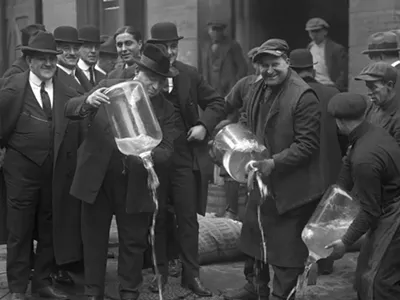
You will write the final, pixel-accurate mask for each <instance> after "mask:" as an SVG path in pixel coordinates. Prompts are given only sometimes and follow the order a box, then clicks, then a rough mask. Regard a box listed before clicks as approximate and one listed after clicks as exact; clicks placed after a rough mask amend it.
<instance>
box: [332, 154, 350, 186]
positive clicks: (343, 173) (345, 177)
mask: <svg viewBox="0 0 400 300" xmlns="http://www.w3.org/2000/svg"><path fill="white" fill-rule="evenodd" d="M336 184H337V185H338V186H340V187H341V188H342V189H344V190H345V191H347V192H350V191H351V190H352V188H353V186H354V183H353V179H352V177H351V171H350V161H349V157H348V156H347V155H346V156H344V157H343V159H342V168H341V169H340V173H339V176H338V180H337V181H336Z"/></svg>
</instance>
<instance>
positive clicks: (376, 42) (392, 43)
mask: <svg viewBox="0 0 400 300" xmlns="http://www.w3.org/2000/svg"><path fill="white" fill-rule="evenodd" d="M399 50H400V49H399V47H398V43H397V35H396V33H394V32H391V31H386V32H377V33H374V34H372V35H371V36H370V37H369V39H368V49H367V50H364V51H363V52H361V53H362V54H370V53H379V52H388V51H393V52H395V51H399Z"/></svg>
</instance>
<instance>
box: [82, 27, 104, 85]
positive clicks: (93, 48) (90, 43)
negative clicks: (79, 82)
mask: <svg viewBox="0 0 400 300" xmlns="http://www.w3.org/2000/svg"><path fill="white" fill-rule="evenodd" d="M78 36H79V41H81V42H82V45H81V48H80V50H79V54H80V58H79V61H78V68H80V69H81V70H82V71H83V73H84V74H85V76H86V78H87V79H88V80H89V82H90V84H91V85H92V87H94V86H95V85H97V84H98V83H99V82H100V81H101V80H102V79H104V78H106V76H105V75H104V74H103V73H101V72H99V71H97V70H96V69H95V66H96V63H97V61H98V59H99V48H100V44H101V40H100V30H99V29H98V28H97V27H95V26H91V25H87V26H84V27H82V28H80V29H79V30H78Z"/></svg>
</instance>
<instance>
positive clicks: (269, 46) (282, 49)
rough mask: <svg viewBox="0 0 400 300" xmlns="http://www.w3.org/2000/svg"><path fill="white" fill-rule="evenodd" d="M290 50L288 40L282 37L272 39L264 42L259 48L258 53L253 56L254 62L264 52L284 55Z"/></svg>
mask: <svg viewBox="0 0 400 300" xmlns="http://www.w3.org/2000/svg"><path fill="white" fill-rule="evenodd" d="M288 52H289V45H288V44H287V42H286V41H284V40H281V39H270V40H268V41H266V42H264V43H263V44H262V45H261V46H260V47H258V50H257V52H256V54H254V56H253V62H254V61H256V60H257V59H258V58H259V57H260V56H261V55H263V54H270V55H274V56H278V57H280V56H282V55H283V54H286V53H288Z"/></svg>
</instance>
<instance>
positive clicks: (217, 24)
mask: <svg viewBox="0 0 400 300" xmlns="http://www.w3.org/2000/svg"><path fill="white" fill-rule="evenodd" d="M207 26H210V27H215V28H220V29H224V28H226V27H227V26H228V25H227V22H225V21H222V20H210V21H209V22H208V23H207Z"/></svg>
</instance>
